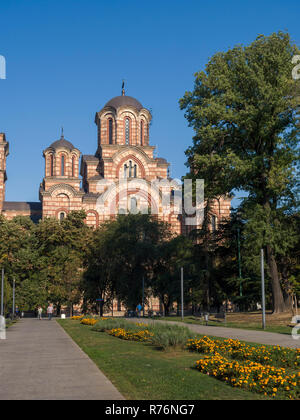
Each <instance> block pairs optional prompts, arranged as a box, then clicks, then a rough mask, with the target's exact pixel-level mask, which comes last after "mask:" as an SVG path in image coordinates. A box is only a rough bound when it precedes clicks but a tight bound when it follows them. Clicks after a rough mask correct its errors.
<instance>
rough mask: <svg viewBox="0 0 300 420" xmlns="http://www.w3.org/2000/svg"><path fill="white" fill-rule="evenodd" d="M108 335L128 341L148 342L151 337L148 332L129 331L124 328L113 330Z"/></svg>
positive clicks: (151, 334)
mask: <svg viewBox="0 0 300 420" xmlns="http://www.w3.org/2000/svg"><path fill="white" fill-rule="evenodd" d="M108 334H109V335H113V336H114V337H118V338H121V339H122V340H128V341H149V340H150V338H151V337H152V336H153V333H151V332H150V331H149V330H140V331H130V330H125V329H124V328H114V329H112V330H110V331H108Z"/></svg>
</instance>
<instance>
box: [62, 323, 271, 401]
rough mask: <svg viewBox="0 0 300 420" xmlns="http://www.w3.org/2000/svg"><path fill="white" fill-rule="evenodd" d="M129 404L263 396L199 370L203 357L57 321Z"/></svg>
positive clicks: (243, 398)
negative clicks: (133, 401)
mask: <svg viewBox="0 0 300 420" xmlns="http://www.w3.org/2000/svg"><path fill="white" fill-rule="evenodd" d="M57 322H58V323H59V324H60V325H61V326H62V327H63V328H64V329H65V330H66V332H67V333H68V334H69V335H70V336H71V337H72V339H73V340H74V341H75V342H76V343H77V344H78V345H79V346H80V347H81V348H82V350H83V351H84V352H85V353H86V354H87V355H88V356H89V357H90V358H91V359H92V360H93V361H94V362H95V364H96V365H97V366H98V367H99V369H101V371H102V372H103V373H104V374H105V375H106V376H107V377H108V378H109V379H110V380H111V381H112V383H113V384H114V385H115V386H116V387H117V389H118V390H119V391H120V392H121V393H122V394H123V396H124V397H125V398H126V399H129V400H254V399H266V398H265V397H264V396H262V395H258V394H254V393H251V392H248V391H244V390H240V389H234V388H232V387H230V386H228V385H226V384H225V383H223V382H220V381H218V380H216V379H214V378H211V377H209V376H207V375H203V374H201V373H199V372H198V371H197V370H196V369H195V367H194V366H195V363H196V361H197V360H199V358H200V356H199V354H194V353H189V352H187V351H183V350H178V349H176V351H168V352H164V351H158V350H157V349H155V348H154V347H153V346H151V345H149V344H143V343H140V342H134V341H124V340H120V339H118V338H115V337H112V336H110V335H108V334H106V333H99V332H96V331H93V330H92V328H91V327H89V326H84V325H81V324H80V323H79V322H77V321H71V320H58V321H57Z"/></svg>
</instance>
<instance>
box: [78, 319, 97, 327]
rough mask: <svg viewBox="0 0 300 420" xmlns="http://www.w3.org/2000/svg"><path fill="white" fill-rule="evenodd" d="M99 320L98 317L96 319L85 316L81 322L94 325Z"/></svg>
mask: <svg viewBox="0 0 300 420" xmlns="http://www.w3.org/2000/svg"><path fill="white" fill-rule="evenodd" d="M98 321H99V320H98V319H94V318H83V319H82V320H81V321H80V324H83V325H91V326H94V325H95V324H97V322H98Z"/></svg>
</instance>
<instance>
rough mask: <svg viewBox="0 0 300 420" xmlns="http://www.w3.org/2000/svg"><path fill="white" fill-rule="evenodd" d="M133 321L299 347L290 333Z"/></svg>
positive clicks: (138, 319)
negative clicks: (178, 326) (170, 325)
mask: <svg viewBox="0 0 300 420" xmlns="http://www.w3.org/2000/svg"><path fill="white" fill-rule="evenodd" d="M133 320H134V321H135V322H141V320H142V322H164V323H167V324H177V325H184V326H185V327H188V328H189V329H190V330H192V331H194V332H196V333H198V334H202V335H209V336H214V337H222V338H232V339H234V340H241V341H248V342H249V343H259V344H267V345H271V346H282V347H289V348H299V347H300V339H298V340H295V339H294V338H293V337H292V336H291V335H288V334H278V333H271V332H267V331H254V330H243V329H239V328H227V327H210V326H205V325H195V324H186V323H182V322H175V321H153V320H151V319H147V318H146V319H142V318H135V319H133Z"/></svg>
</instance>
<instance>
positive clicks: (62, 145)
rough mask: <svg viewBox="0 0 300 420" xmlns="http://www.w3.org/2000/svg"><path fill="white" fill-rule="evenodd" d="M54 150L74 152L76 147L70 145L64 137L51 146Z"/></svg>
mask: <svg viewBox="0 0 300 420" xmlns="http://www.w3.org/2000/svg"><path fill="white" fill-rule="evenodd" d="M50 147H51V148H52V149H59V148H65V149H69V150H74V149H75V147H74V146H73V144H72V143H70V142H69V141H68V140H65V138H64V137H63V136H62V137H61V138H60V139H59V140H56V141H55V142H54V143H52V144H51V146H50Z"/></svg>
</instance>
